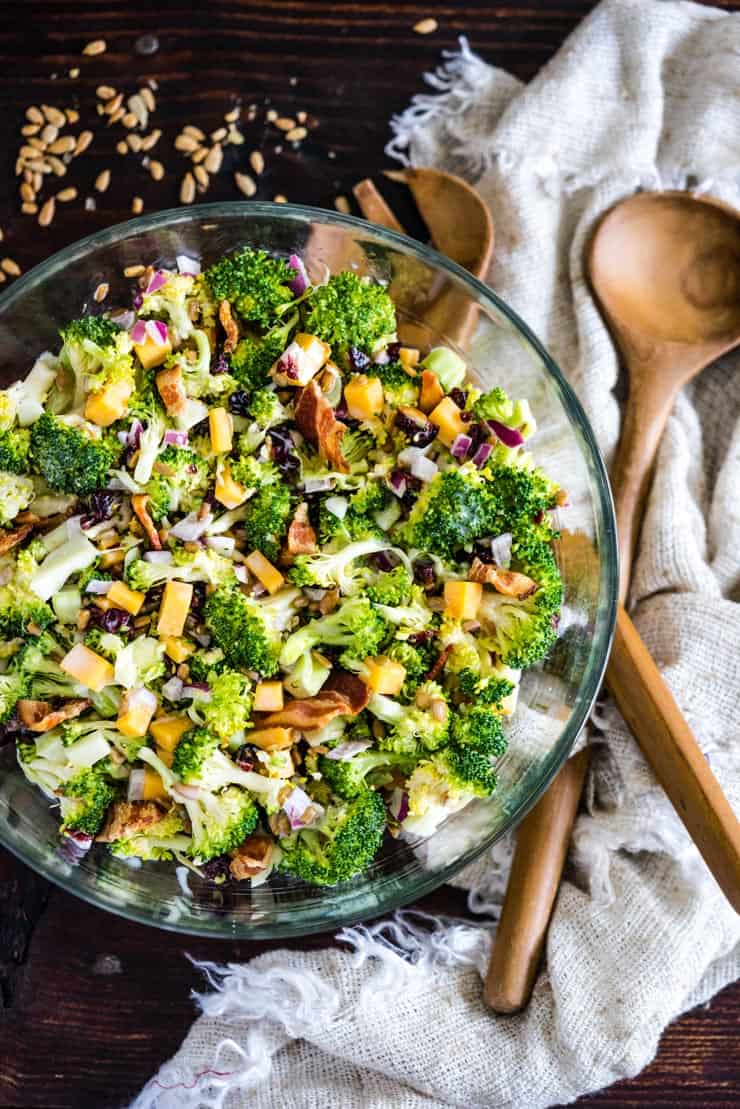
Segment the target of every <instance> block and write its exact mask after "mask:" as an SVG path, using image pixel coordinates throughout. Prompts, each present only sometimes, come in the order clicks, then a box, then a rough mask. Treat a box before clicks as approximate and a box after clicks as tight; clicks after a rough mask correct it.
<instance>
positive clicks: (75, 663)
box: [59, 643, 113, 693]
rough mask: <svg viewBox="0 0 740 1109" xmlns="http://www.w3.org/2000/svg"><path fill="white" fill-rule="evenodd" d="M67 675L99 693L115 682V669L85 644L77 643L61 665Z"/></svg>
mask: <svg viewBox="0 0 740 1109" xmlns="http://www.w3.org/2000/svg"><path fill="white" fill-rule="evenodd" d="M59 665H60V666H61V668H62V670H63V671H64V672H65V674H69V676H70V677H71V678H74V679H75V681H78V682H79V683H80V685H86V686H87V688H88V689H92V691H93V693H99V692H100V690H101V689H103V687H104V686H106V685H110V683H111V682H112V681H113V667H112V666H111V664H110V663H109V662H108V660H107V659H106V658H102V657H101V655H97V654H96V653H95V651H91V650H90V648H89V647H86V646H85V644H84V643H76V644H75V645H74V647H73V648H72V649H71V651H68V652H67V654H66V655H65V656H64V658H63V659H62V661H61V662H60V663H59Z"/></svg>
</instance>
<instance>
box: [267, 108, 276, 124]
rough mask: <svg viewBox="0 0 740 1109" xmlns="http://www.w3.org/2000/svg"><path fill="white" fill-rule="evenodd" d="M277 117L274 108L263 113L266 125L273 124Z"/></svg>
mask: <svg viewBox="0 0 740 1109" xmlns="http://www.w3.org/2000/svg"><path fill="white" fill-rule="evenodd" d="M277 117H278V114H277V112H276V111H275V109H274V108H270V109H269V110H268V111H267V112H265V119H266V120H267V122H268V123H274V122H275V120H276V119H277Z"/></svg>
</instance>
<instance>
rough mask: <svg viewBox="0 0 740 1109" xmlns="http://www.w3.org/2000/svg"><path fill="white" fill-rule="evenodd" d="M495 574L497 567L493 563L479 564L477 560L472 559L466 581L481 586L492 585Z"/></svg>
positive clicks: (479, 561)
mask: <svg viewBox="0 0 740 1109" xmlns="http://www.w3.org/2000/svg"><path fill="white" fill-rule="evenodd" d="M497 573H498V566H496V565H495V564H494V563H493V562H481V560H480V559H479V558H474V559H473V564H472V566H471V567H470V571H469V573H468V580H469V581H477V582H481V584H483V585H493V583H494V581H495V580H496V574H497Z"/></svg>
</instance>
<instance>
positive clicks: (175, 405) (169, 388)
mask: <svg viewBox="0 0 740 1109" xmlns="http://www.w3.org/2000/svg"><path fill="white" fill-rule="evenodd" d="M155 381H156V382H157V391H158V393H159V395H160V397H161V398H162V403H163V404H164V406H165V408H166V409H167V415H168V416H177V414H178V413H179V412H182V410H183V409H184V407H185V405H186V403H187V399H188V396H187V393H186V392H185V382H184V381H183V376H182V370H181V368H180V367H179V366H170V368H169V369H167V370H160V371H159V373H158V374H157V376H156V378H155Z"/></svg>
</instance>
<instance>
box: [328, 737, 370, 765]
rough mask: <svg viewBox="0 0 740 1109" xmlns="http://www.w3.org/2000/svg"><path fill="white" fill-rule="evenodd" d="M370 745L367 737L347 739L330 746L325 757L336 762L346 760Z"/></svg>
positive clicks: (365, 749)
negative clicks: (332, 746) (344, 741)
mask: <svg viewBox="0 0 740 1109" xmlns="http://www.w3.org/2000/svg"><path fill="white" fill-rule="evenodd" d="M372 745H373V744H372V740H369V739H348V740H347V741H346V743H339V744H338V745H337V746H336V747H334V748H332V750H331V751H329V753H328V755H327V756H326V757H327V759H334V760H336V761H337V762H346V761H347V759H351V758H352V757H353V755H359V754H360V752H362V751H367V749H368V747H372Z"/></svg>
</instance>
